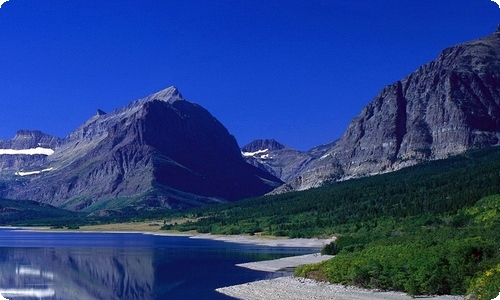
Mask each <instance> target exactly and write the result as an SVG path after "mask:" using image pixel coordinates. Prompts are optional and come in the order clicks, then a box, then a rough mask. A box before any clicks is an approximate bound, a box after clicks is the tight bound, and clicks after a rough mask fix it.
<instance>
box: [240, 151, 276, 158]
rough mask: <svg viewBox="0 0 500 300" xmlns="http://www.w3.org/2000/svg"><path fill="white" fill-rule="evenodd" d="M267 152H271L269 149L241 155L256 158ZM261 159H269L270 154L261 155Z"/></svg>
mask: <svg viewBox="0 0 500 300" xmlns="http://www.w3.org/2000/svg"><path fill="white" fill-rule="evenodd" d="M267 151H269V149H263V150H257V151H254V152H241V155H243V156H244V157H256V156H257V155H259V154H262V153H266V152H267ZM256 158H259V157H256ZM260 158H261V159H266V158H269V154H264V155H261V156H260Z"/></svg>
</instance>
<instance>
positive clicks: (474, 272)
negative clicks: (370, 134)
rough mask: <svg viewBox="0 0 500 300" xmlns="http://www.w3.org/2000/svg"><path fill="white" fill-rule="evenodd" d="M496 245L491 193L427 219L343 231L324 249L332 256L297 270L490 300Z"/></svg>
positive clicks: (499, 227)
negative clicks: (363, 229) (448, 214)
mask: <svg viewBox="0 0 500 300" xmlns="http://www.w3.org/2000/svg"><path fill="white" fill-rule="evenodd" d="M391 228H392V229H391ZM499 247H500V195H494V196H489V197H485V198H483V199H481V200H480V201H478V202H477V203H476V204H475V205H474V206H472V207H468V208H464V209H461V210H460V211H459V212H457V213H456V214H454V215H451V216H447V215H443V216H441V217H440V218H436V219H434V222H432V223H429V222H427V221H426V220H425V218H415V217H413V218H407V219H405V220H401V221H400V222H399V223H398V224H397V227H392V226H389V224H387V223H384V222H380V225H379V226H377V227H375V228H372V229H371V230H370V231H369V232H367V231H359V232H355V233H349V234H344V235H342V236H340V237H339V238H338V239H337V241H336V242H334V243H332V244H330V245H329V246H328V247H325V249H323V251H324V252H325V253H328V254H336V255H337V256H336V257H335V258H334V259H331V260H329V261H327V262H324V263H321V264H317V265H310V266H304V267H301V268H298V269H297V270H296V274H297V275H300V276H315V275H317V274H321V275H322V276H323V277H324V278H326V279H327V280H328V281H331V282H337V283H344V284H351V285H358V286H363V287H368V288H378V289H385V290H400V291H405V292H407V293H408V294H410V295H419V294H430V295H432V294H466V293H471V294H473V295H475V297H476V298H477V299H492V298H494V297H496V296H497V295H498V292H499V291H500V286H498V285H499V283H500V281H498V279H499V278H500V265H499V263H500V249H499Z"/></svg>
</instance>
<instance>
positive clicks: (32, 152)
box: [0, 147, 54, 156]
mask: <svg viewBox="0 0 500 300" xmlns="http://www.w3.org/2000/svg"><path fill="white" fill-rule="evenodd" d="M39 154H41V155H47V156H49V155H52V154H54V150H52V149H50V148H42V147H36V148H31V149H0V155H39Z"/></svg>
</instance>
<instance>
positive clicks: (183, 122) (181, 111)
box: [0, 87, 281, 211]
mask: <svg viewBox="0 0 500 300" xmlns="http://www.w3.org/2000/svg"><path fill="white" fill-rule="evenodd" d="M24 133H25V135H29V133H31V136H32V137H31V140H34V141H32V142H30V143H28V142H26V143H24V144H15V141H16V139H17V136H16V138H15V139H14V140H13V141H2V142H0V145H1V146H2V148H3V149H4V150H3V153H2V152H1V151H2V150H0V153H1V154H0V165H1V163H3V164H4V165H6V164H7V163H6V162H8V161H12V160H13V159H14V160H22V161H25V160H28V162H23V163H18V164H17V165H16V164H14V163H10V165H9V167H5V168H2V169H1V170H0V174H1V175H2V178H3V184H2V189H1V191H0V193H1V195H2V196H4V197H6V198H14V199H31V200H37V201H41V202H46V203H50V204H54V205H56V206H59V207H63V208H68V209H72V210H86V211H95V210H102V209H113V208H121V207H124V206H128V205H133V206H145V207H170V208H182V207H188V206H196V205H201V204H205V203H212V202H219V201H226V200H229V201H232V200H238V199H242V198H245V197H251V196H258V195H262V194H264V193H266V192H269V191H271V190H272V189H273V188H275V187H277V186H278V185H280V183H281V182H280V181H279V179H277V178H275V177H274V176H272V175H270V174H269V173H267V172H264V171H262V170H259V169H258V168H255V167H253V166H251V165H249V164H247V163H246V162H245V161H244V160H243V158H242V157H241V153H240V150H239V148H238V145H237V143H236V140H235V139H234V137H233V136H232V135H230V134H229V132H228V131H227V129H226V128H225V127H224V126H223V125H222V124H221V123H220V122H219V121H217V119H215V118H214V117H213V116H212V115H211V114H210V113H209V112H208V111H207V110H205V109H204V108H202V107H201V106H199V105H196V104H194V103H191V102H188V101H185V100H184V99H183V98H182V96H181V95H180V93H179V92H178V90H177V89H176V88H175V87H170V88H167V89H165V90H163V91H160V92H158V93H156V94H153V95H150V96H148V97H146V98H144V99H140V100H137V101H134V102H132V103H130V104H129V105H128V106H126V107H123V108H120V109H118V110H116V111H113V112H111V113H109V114H105V113H104V112H102V111H100V110H99V111H98V113H97V114H96V115H95V116H93V117H92V118H90V119H89V120H88V121H87V122H86V123H85V124H83V125H82V126H80V127H79V128H78V129H76V130H75V131H73V132H72V133H71V134H70V135H69V136H68V137H66V138H65V139H63V140H58V139H54V138H52V139H51V138H49V137H48V136H47V135H44V134H41V133H38V132H29V131H24ZM18 135H19V133H18ZM40 136H41V137H40ZM27 140H29V138H27ZM9 143H10V144H9ZM34 143H35V144H37V145H41V146H40V147H38V148H37V147H33V146H34V145H33V144H34ZM13 145H15V147H14V146H13ZM42 146H43V147H42ZM11 148H17V149H19V151H17V152H16V151H12V150H13V149H11ZM30 149H31V150H30ZM36 149H38V150H36ZM7 150H9V151H10V152H8V151H7ZM21 150H22V151H21ZM27 150H30V151H31V152H32V153H29V154H26V151H27ZM23 151H24V152H23ZM50 151H52V152H50ZM27 157H29V159H28V158H27ZM29 160H34V162H33V163H30V162H29Z"/></svg>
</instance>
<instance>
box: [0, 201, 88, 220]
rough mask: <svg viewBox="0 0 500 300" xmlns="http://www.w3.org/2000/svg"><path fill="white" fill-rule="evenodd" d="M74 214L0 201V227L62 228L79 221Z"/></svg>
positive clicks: (45, 205) (44, 207) (56, 209)
mask: <svg viewBox="0 0 500 300" xmlns="http://www.w3.org/2000/svg"><path fill="white" fill-rule="evenodd" d="M79 219H80V216H79V215H78V214H77V213H75V212H70V211H67V210H64V209H59V208H55V207H53V206H51V205H48V204H44V203H40V202H36V201H24V200H8V199H0V225H17V226H39V225H50V226H54V227H62V226H65V225H67V224H69V223H74V222H76V220H79Z"/></svg>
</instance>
